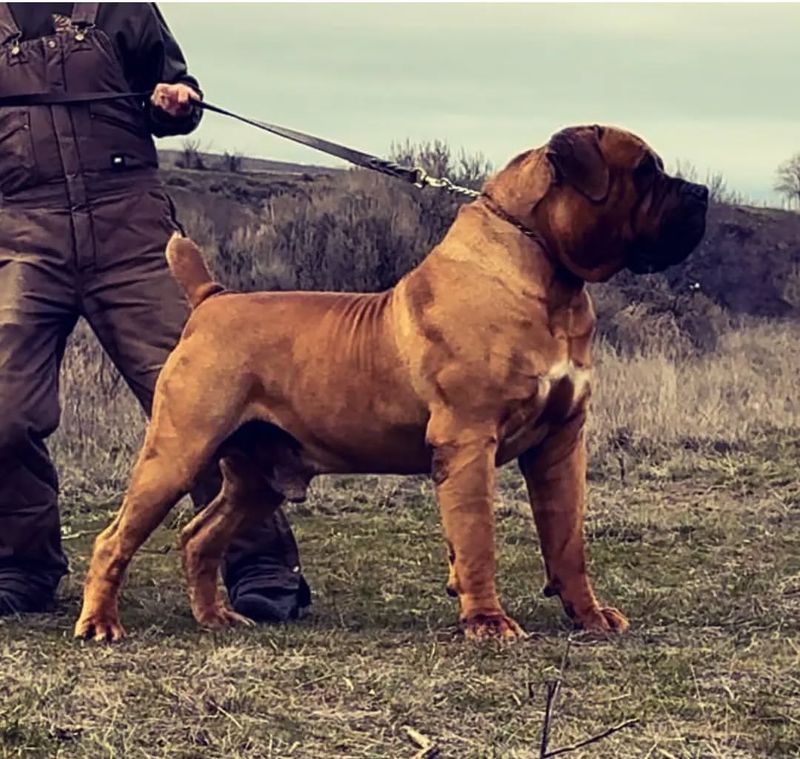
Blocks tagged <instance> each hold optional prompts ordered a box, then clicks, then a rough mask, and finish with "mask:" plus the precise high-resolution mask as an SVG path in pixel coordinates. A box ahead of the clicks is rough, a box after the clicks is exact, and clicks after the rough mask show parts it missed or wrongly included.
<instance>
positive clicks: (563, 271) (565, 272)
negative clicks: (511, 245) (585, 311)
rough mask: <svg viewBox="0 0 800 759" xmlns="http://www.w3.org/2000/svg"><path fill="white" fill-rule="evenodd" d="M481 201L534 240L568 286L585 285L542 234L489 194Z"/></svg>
mask: <svg viewBox="0 0 800 759" xmlns="http://www.w3.org/2000/svg"><path fill="white" fill-rule="evenodd" d="M480 200H482V201H483V204H484V205H485V206H486V208H488V209H489V210H490V211H491V212H492V213H493V214H494V215H495V216H497V217H498V218H499V219H502V220H503V221H504V222H506V223H507V224H510V225H511V226H512V227H516V228H517V229H518V230H519V231H520V232H522V234H524V235H525V236H526V237H529V238H530V239H531V240H533V241H534V242H535V243H536V244H537V245H538V246H539V247H540V248H541V250H542V252H543V253H544V256H545V258H546V259H547V261H548V263H549V264H550V266H551V267H552V268H553V270H554V272H555V274H556V276H558V277H559V278H564V279H565V280H567V282H568V284H569V285H571V286H573V287H575V286H580V285H582V284H583V281H582V280H580V279H579V278H578V277H576V276H575V275H574V274H573V273H572V272H571V271H569V269H567V268H566V267H565V266H564V264H563V263H562V262H561V261H560V260H559V259H558V256H556V255H555V253H553V251H552V250H551V249H550V246H549V245H548V244H547V241H546V240H545V239H544V236H543V235H542V234H541V233H539V232H537V231H536V230H535V229H532V228H531V227H528V226H526V225H525V224H523V223H522V222H521V221H520V220H519V219H517V218H515V217H514V216H512V215H511V214H510V213H508V211H506V210H505V209H504V208H503V207H502V206H501V205H500V204H499V203H498V202H497V201H496V200H495V199H494V198H493V197H492V196H491V195H490V194H489V193H488V192H486V191H484V192H482V193H481V195H480Z"/></svg>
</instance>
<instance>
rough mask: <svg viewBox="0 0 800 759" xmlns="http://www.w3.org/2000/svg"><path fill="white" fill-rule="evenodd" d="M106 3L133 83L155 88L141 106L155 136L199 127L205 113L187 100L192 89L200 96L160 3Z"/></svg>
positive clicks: (141, 86)
mask: <svg viewBox="0 0 800 759" xmlns="http://www.w3.org/2000/svg"><path fill="white" fill-rule="evenodd" d="M106 7H107V8H108V11H107V12H108V14H109V19H108V23H109V25H110V26H112V27H114V28H115V29H116V30H117V31H116V34H115V35H114V36H115V38H116V39H115V42H116V43H117V46H118V48H119V50H120V52H121V55H122V59H123V61H124V66H125V70H126V78H127V79H128V81H129V82H130V84H131V88H132V89H134V90H137V91H141V90H147V91H151V90H155V91H156V94H155V97H154V99H153V100H151V101H150V102H148V103H147V104H146V106H145V107H146V117H147V122H148V126H149V128H150V131H151V132H152V133H153V135H154V136H156V137H166V136H170V135H177V134H189V133H190V132H191V131H193V130H194V129H196V128H197V126H198V124H199V123H200V119H201V117H202V113H203V112H202V110H201V109H200V108H197V107H193V106H191V105H190V104H189V103H188V102H186V101H187V100H188V99H191V98H192V97H193V95H192V94H190V93H194V94H196V95H197V98H202V92H201V90H200V86H199V84H198V82H197V79H195V78H194V77H193V76H192V75H191V74H189V70H188V67H187V65H186V59H185V58H184V56H183V53H182V52H181V49H180V47H179V46H178V43H177V42H176V40H175V38H174V37H173V36H172V33H171V32H170V30H169V27H168V26H167V22H166V21H165V20H164V17H163V16H162V15H161V11H160V10H159V9H158V6H157V5H156V4H155V3H114V4H111V3H109V4H107V5H106ZM102 8H103V6H102V5H101V9H102ZM112 16H113V17H112ZM170 85H180V86H178V87H175V86H170ZM187 88H188V90H187ZM153 101H155V102H153ZM158 104H160V105H161V106H162V107H159V105H158ZM168 111H170V112H171V113H172V115H171V113H169V112H168Z"/></svg>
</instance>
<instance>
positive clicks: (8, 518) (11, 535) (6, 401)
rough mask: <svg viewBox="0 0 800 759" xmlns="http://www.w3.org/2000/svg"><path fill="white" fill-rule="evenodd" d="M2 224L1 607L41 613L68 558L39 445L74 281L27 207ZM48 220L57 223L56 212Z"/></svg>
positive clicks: (52, 421) (51, 425)
mask: <svg viewBox="0 0 800 759" xmlns="http://www.w3.org/2000/svg"><path fill="white" fill-rule="evenodd" d="M3 214H4V218H3V220H2V224H0V615H2V614H14V613H22V612H34V611H43V610H45V609H47V608H48V607H49V605H50V603H51V601H52V599H53V595H54V593H55V590H56V587H57V586H58V582H59V580H60V579H61V577H62V576H63V575H64V574H65V573H66V571H67V561H66V558H65V556H64V553H63V551H62V550H61V529H60V522H59V514H58V506H57V494H58V478H57V475H56V471H55V468H54V467H53V464H52V462H51V461H50V456H49V454H48V451H47V447H46V445H45V440H46V438H47V437H48V436H49V435H50V434H51V433H52V432H53V431H54V430H55V429H56V427H57V426H58V420H59V413H60V409H59V403H58V372H59V368H60V364H61V358H62V356H63V352H64V346H65V343H66V339H67V337H68V335H69V333H70V332H71V330H72V328H73V327H74V325H75V318H76V317H75V310H74V303H73V302H72V301H73V297H74V296H73V293H74V282H73V281H72V275H71V272H70V268H69V266H67V265H65V261H64V258H65V256H64V254H63V252H61V251H57V250H54V249H52V248H50V247H49V246H48V245H47V244H46V243H45V242H44V241H45V240H46V239H51V240H52V241H51V244H53V245H60V244H62V243H63V240H64V239H65V238H66V239H68V233H67V232H66V230H68V226H65V227H64V230H62V232H64V234H55V235H48V234H46V232H47V230H44V229H42V228H41V227H40V226H39V224H38V222H37V221H36V219H35V217H34V214H33V212H25V211H12V210H10V209H8V208H4V209H3ZM52 216H53V218H52V219H51V220H50V221H51V223H52V224H55V223H56V221H57V219H56V217H57V214H55V213H53V214H52Z"/></svg>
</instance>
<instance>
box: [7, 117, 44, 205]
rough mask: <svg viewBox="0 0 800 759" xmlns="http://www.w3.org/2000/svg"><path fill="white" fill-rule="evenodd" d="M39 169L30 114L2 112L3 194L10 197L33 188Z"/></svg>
mask: <svg viewBox="0 0 800 759" xmlns="http://www.w3.org/2000/svg"><path fill="white" fill-rule="evenodd" d="M35 168H36V155H35V153H34V151H33V140H32V139H31V124H30V114H29V112H28V110H27V109H23V108H0V192H1V193H3V194H4V195H10V194H12V193H13V192H14V191H16V190H19V189H21V188H22V187H25V186H27V185H29V184H31V180H32V175H33V173H34V170H35Z"/></svg>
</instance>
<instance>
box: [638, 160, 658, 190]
mask: <svg viewBox="0 0 800 759" xmlns="http://www.w3.org/2000/svg"><path fill="white" fill-rule="evenodd" d="M657 173H658V163H657V161H656V159H655V157H654V156H652V155H647V156H645V157H644V159H643V160H642V162H641V163H640V164H639V165H638V166H637V167H636V168H635V169H634V170H633V178H634V180H635V182H636V183H637V184H638V185H640V186H641V185H646V184H649V183H650V182H652V181H653V180H654V179H655V178H656V174H657Z"/></svg>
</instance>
